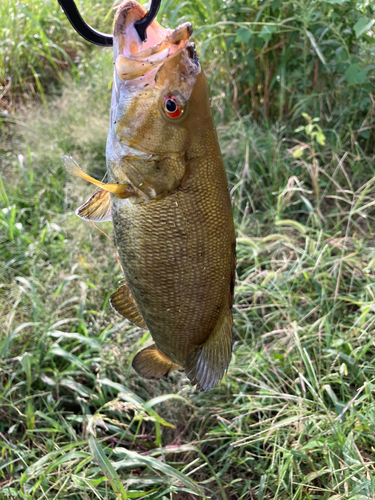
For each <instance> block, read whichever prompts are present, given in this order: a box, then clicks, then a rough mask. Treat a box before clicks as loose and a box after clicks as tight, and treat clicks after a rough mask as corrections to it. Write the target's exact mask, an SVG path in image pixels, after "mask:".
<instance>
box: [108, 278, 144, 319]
mask: <svg viewBox="0 0 375 500" xmlns="http://www.w3.org/2000/svg"><path fill="white" fill-rule="evenodd" d="M109 303H110V304H111V306H112V307H113V309H114V310H115V311H116V312H118V313H119V314H120V315H121V316H123V317H124V318H126V319H128V320H129V321H131V322H132V323H134V324H135V325H137V326H139V327H140V328H147V325H146V323H145V320H144V319H143V318H142V314H141V313H140V312H139V309H138V306H137V304H136V303H135V300H134V298H133V295H132V294H131V291H130V289H129V287H128V285H127V284H126V283H125V284H124V285H122V286H120V288H119V289H118V290H117V292H115V293H113V294H112V295H111V297H110V299H109Z"/></svg>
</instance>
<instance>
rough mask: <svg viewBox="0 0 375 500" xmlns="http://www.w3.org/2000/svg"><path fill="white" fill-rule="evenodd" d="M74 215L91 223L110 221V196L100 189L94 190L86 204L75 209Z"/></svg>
mask: <svg viewBox="0 0 375 500" xmlns="http://www.w3.org/2000/svg"><path fill="white" fill-rule="evenodd" d="M76 215H78V217H81V219H83V220H89V221H93V222H104V221H109V220H111V194H110V193H109V192H108V191H105V190H104V189H101V188H99V189H97V190H95V191H94V192H93V194H92V195H91V196H90V198H89V199H88V200H87V201H86V203H84V204H83V205H82V206H80V207H79V208H77V210H76Z"/></svg>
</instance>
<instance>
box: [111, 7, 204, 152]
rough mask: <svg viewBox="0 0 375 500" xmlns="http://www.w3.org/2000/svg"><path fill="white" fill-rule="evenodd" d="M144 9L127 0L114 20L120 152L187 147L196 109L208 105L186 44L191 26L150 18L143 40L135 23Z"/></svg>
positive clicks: (114, 117) (115, 123)
mask: <svg viewBox="0 0 375 500" xmlns="http://www.w3.org/2000/svg"><path fill="white" fill-rule="evenodd" d="M144 13H145V11H144V9H143V8H142V7H141V6H140V5H139V4H138V3H136V2H134V1H127V2H124V3H123V4H121V5H120V7H119V10H118V13H117V16H116V19H115V26H114V64H115V71H114V85H113V94H112V105H111V124H110V127H111V129H112V141H114V142H115V143H116V150H117V151H118V153H119V154H120V155H121V154H123V155H124V156H126V154H128V153H127V148H132V149H135V150H137V151H139V152H142V153H146V154H152V155H168V154H178V153H181V152H183V151H184V150H186V145H187V143H188V142H189V133H190V132H189V131H190V130H191V129H192V127H194V123H193V122H194V120H196V115H197V109H198V108H200V110H201V111H202V109H205V108H207V104H208V99H207V91H206V83H205V79H204V76H203V73H202V71H201V66H200V63H199V60H198V57H197V55H196V52H195V48H194V45H193V44H192V43H191V42H190V36H191V34H192V27H191V24H190V23H185V24H182V25H180V26H179V27H178V28H176V29H175V30H170V29H164V28H162V27H161V26H160V25H159V24H158V23H157V22H156V21H153V23H152V24H151V25H150V26H149V28H148V29H147V37H148V38H147V41H146V42H145V43H142V41H141V40H140V38H139V36H138V33H137V31H136V30H135V28H134V23H135V22H136V21H137V20H139V19H141V18H142V17H143V15H144ZM202 78H203V79H204V81H203V80H202ZM200 100H201V101H202V103H200V102H199V101H200ZM203 101H204V103H203ZM208 107H209V104H208Z"/></svg>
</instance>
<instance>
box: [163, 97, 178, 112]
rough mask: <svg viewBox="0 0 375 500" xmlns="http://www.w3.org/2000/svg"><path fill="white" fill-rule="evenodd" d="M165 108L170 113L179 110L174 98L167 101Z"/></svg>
mask: <svg viewBox="0 0 375 500" xmlns="http://www.w3.org/2000/svg"><path fill="white" fill-rule="evenodd" d="M165 108H166V110H167V111H168V113H174V112H175V111H176V110H177V104H176V103H175V102H174V101H172V99H168V100H167V101H166V103H165Z"/></svg>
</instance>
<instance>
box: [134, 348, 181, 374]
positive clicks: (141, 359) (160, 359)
mask: <svg viewBox="0 0 375 500" xmlns="http://www.w3.org/2000/svg"><path fill="white" fill-rule="evenodd" d="M132 366H133V368H134V370H135V371H136V372H137V373H138V375H140V376H141V377H143V378H147V379H152V378H156V379H159V378H163V377H166V376H167V375H169V374H170V373H171V372H172V371H174V370H182V367H181V366H179V365H176V364H175V363H173V361H171V360H170V359H169V358H168V357H167V356H166V355H165V354H163V353H162V352H161V350H160V349H158V348H157V347H156V345H155V344H152V345H150V346H149V347H146V348H145V349H142V351H139V352H138V353H137V354H136V355H135V357H134V359H133V362H132Z"/></svg>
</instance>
